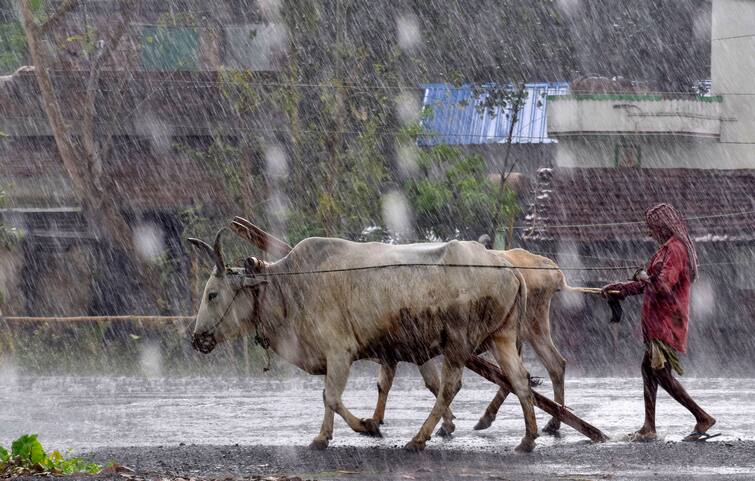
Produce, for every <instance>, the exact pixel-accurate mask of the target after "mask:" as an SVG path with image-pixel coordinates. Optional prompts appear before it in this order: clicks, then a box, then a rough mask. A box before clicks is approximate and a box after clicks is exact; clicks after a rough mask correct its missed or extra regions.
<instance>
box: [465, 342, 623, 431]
mask: <svg viewBox="0 0 755 481" xmlns="http://www.w3.org/2000/svg"><path fill="white" fill-rule="evenodd" d="M467 368H469V369H470V370H472V371H474V372H476V373H477V374H479V375H480V376H482V377H484V378H485V379H487V380H488V381H490V382H492V383H495V384H498V385H499V386H500V387H502V388H503V389H505V390H507V391H509V392H512V388H511V384H510V383H509V381H508V379H506V377H505V376H504V375H503V373H502V372H501V370H500V369H498V368H497V367H496V366H495V365H494V364H492V363H490V362H488V361H486V360H485V359H483V358H481V357H480V356H472V359H471V360H470V361H469V362H467ZM532 395H533V396H534V401H535V406H537V407H538V408H540V409H542V410H543V411H545V412H546V413H548V414H550V415H551V416H553V417H554V418H556V419H558V420H559V421H561V422H562V423H564V424H566V425H567V426H570V427H572V428H574V429H575V430H576V431H578V432H580V433H582V434H584V435H585V436H587V437H588V438H590V439H591V440H592V441H594V442H596V443H603V442H606V441H608V436H606V435H605V434H603V432H602V431H601V430H600V429H598V428H596V427H595V426H593V425H592V424H590V423H588V422H587V421H584V420H583V419H581V418H579V417H577V416H576V415H574V413H572V412H571V411H569V410H568V409H566V408H565V407H564V406H562V405H560V404H558V403H556V402H554V401H551V400H550V399H548V398H547V397H545V396H543V395H542V394H540V393H539V392H537V391H535V390H534V389H533V390H532Z"/></svg>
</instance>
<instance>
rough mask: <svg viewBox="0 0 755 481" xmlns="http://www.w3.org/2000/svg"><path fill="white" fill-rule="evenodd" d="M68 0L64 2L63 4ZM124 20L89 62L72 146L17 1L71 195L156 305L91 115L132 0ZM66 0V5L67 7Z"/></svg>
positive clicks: (23, 3)
mask: <svg viewBox="0 0 755 481" xmlns="http://www.w3.org/2000/svg"><path fill="white" fill-rule="evenodd" d="M68 3H70V2H67V4H68ZM126 3H127V5H126V6H127V7H128V8H125V9H124V12H125V13H124V15H125V18H124V22H123V23H122V24H121V25H119V26H118V27H117V28H116V29H115V30H114V31H113V32H112V34H111V35H110V36H109V37H108V38H107V40H106V43H105V46H104V48H103V50H102V51H100V52H99V54H98V55H96V56H95V58H94V60H93V62H92V66H91V68H92V70H91V71H90V75H89V78H88V81H87V86H86V87H87V90H86V100H85V105H84V106H83V109H82V111H83V114H84V115H83V122H82V140H83V142H82V143H83V148H77V146H76V145H75V144H74V142H73V135H72V132H71V131H70V130H69V128H68V127H67V126H66V124H65V119H64V118H63V113H62V111H61V108H60V104H59V102H58V99H57V96H56V94H55V89H54V86H53V84H52V80H51V79H50V74H49V72H48V59H47V56H46V54H45V52H44V50H43V46H42V45H41V38H42V35H43V31H42V29H41V28H40V26H39V25H38V24H37V23H36V22H35V20H34V15H33V13H32V11H31V8H30V7H29V0H19V2H18V5H19V10H20V12H21V17H22V24H23V28H24V32H25V34H26V40H27V43H28V47H29V53H30V54H31V58H32V62H33V63H34V74H35V77H36V79H37V83H38V85H39V90H40V95H41V97H42V105H43V107H44V110H45V113H46V114H47V119H48V122H49V124H50V128H51V130H52V134H53V137H54V139H55V145H56V146H57V148H58V152H59V155H60V158H61V160H62V161H63V166H64V168H65V170H66V173H67V174H68V176H69V178H70V179H71V186H72V188H73V193H74V195H75V196H76V198H77V199H78V201H79V202H80V203H81V207H82V211H83V213H84V216H85V218H86V220H87V223H88V224H89V227H90V228H91V229H93V230H94V231H95V232H96V234H97V237H98V238H104V239H102V240H105V241H106V242H108V243H109V244H110V245H113V246H115V247H117V248H119V249H121V250H122V251H123V252H124V253H125V254H126V256H127V257H128V258H129V259H131V262H132V263H133V264H134V266H135V267H136V271H137V275H138V276H139V281H140V283H141V285H142V286H144V288H145V290H146V291H147V293H148V295H149V297H151V298H152V299H151V300H152V301H153V303H154V305H155V306H158V304H159V302H158V300H159V299H160V291H161V289H160V286H159V285H158V282H159V277H158V276H156V275H154V273H153V272H151V271H152V270H153V269H152V268H151V266H149V265H148V264H146V263H145V262H144V261H143V260H142V259H140V257H139V255H138V253H137V252H136V249H135V247H134V239H133V233H132V230H131V227H130V226H129V225H128V223H127V222H126V219H125V218H124V217H123V214H122V212H121V211H120V208H119V206H118V203H117V200H116V199H114V198H113V197H112V195H111V192H110V191H109V190H108V189H107V188H105V186H104V185H103V179H104V177H105V176H104V175H103V169H102V160H101V154H102V152H101V149H100V148H99V146H98V145H97V143H96V141H95V132H94V129H95V122H94V117H95V114H96V109H95V100H96V95H97V90H98V89H97V86H98V82H99V75H100V71H101V69H102V66H103V65H104V62H105V60H106V59H107V58H109V56H110V55H111V54H112V51H113V50H114V49H115V46H116V45H117V43H118V41H120V38H121V37H122V35H123V34H124V32H125V30H126V28H127V27H128V18H129V15H130V12H131V11H133V8H131V7H133V5H132V3H133V2H126ZM67 4H66V5H67Z"/></svg>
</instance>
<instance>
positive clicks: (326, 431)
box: [309, 389, 335, 450]
mask: <svg viewBox="0 0 755 481" xmlns="http://www.w3.org/2000/svg"><path fill="white" fill-rule="evenodd" d="M322 402H323V404H324V405H325V415H324V416H323V419H322V427H321V428H320V434H319V435H318V436H317V437H316V438H315V439H314V440H313V441H312V443H310V445H309V447H310V448H311V449H318V450H322V449H325V448H327V447H328V444H329V443H330V440H331V439H333V421H334V419H333V418H334V417H335V413H334V412H333V410H332V409H330V408H329V407H328V403H327V402H326V401H325V389H323V390H322Z"/></svg>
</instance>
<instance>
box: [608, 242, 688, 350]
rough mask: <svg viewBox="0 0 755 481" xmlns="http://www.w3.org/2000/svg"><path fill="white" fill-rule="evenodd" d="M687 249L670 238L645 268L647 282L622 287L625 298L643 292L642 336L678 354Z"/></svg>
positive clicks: (682, 339)
mask: <svg viewBox="0 0 755 481" xmlns="http://www.w3.org/2000/svg"><path fill="white" fill-rule="evenodd" d="M688 262H689V261H688V254H687V248H686V247H685V246H684V242H682V241H681V240H679V239H678V238H677V237H672V238H671V239H669V240H668V241H666V243H665V244H663V245H662V246H661V248H660V249H658V252H656V253H655V255H654V256H653V258H652V259H650V263H649V264H648V267H647V273H648V277H650V281H649V282H646V283H644V282H640V281H632V282H627V283H625V284H623V285H622V291H624V293H625V295H628V296H631V295H636V294H640V293H642V292H644V293H645V296H644V299H643V303H642V335H643V337H644V338H645V341H646V342H647V341H651V340H653V339H658V340H661V341H663V342H665V343H666V344H668V345H669V346H671V347H673V348H674V349H676V350H677V351H679V352H685V351H686V350H687V324H688V322H689V292H690V286H691V285H692V282H690V277H689V264H688Z"/></svg>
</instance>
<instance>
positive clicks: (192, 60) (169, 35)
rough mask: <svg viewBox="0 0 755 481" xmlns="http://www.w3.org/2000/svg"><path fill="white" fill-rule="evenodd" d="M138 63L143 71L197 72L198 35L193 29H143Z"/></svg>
mask: <svg viewBox="0 0 755 481" xmlns="http://www.w3.org/2000/svg"><path fill="white" fill-rule="evenodd" d="M140 47H141V48H140V55H139V63H140V65H141V67H142V68H143V69H144V70H159V71H165V70H167V71H172V70H197V69H198V65H199V33H198V32H197V29H196V28H193V27H144V29H143V30H142V35H141V42H140Z"/></svg>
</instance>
